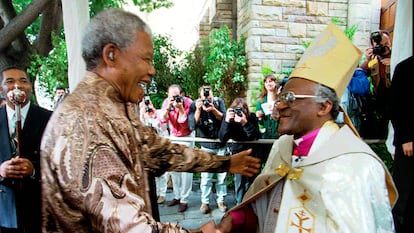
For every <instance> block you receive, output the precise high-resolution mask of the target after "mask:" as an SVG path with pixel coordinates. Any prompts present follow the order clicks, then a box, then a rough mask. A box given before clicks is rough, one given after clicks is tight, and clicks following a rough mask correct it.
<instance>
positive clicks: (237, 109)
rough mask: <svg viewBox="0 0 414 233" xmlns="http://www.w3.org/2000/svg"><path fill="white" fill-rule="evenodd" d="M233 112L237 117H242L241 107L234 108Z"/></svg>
mask: <svg viewBox="0 0 414 233" xmlns="http://www.w3.org/2000/svg"><path fill="white" fill-rule="evenodd" d="M234 112H235V113H236V115H237V116H239V117H242V116H243V108H241V107H236V108H234Z"/></svg>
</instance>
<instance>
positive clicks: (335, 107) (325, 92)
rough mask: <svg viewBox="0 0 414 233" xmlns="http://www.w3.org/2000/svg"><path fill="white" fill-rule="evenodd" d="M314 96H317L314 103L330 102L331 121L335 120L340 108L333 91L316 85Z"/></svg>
mask: <svg viewBox="0 0 414 233" xmlns="http://www.w3.org/2000/svg"><path fill="white" fill-rule="evenodd" d="M314 95H316V96H317V98H315V102H316V103H324V102H326V101H328V100H330V101H331V102H332V110H331V116H332V118H333V119H336V118H337V117H338V114H339V111H340V108H339V107H340V106H339V98H338V96H337V95H336V92H335V90H333V89H332V88H329V87H327V86H325V85H322V84H320V83H318V84H317V86H316V88H315V93H314Z"/></svg>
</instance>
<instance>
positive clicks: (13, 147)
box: [10, 113, 19, 157]
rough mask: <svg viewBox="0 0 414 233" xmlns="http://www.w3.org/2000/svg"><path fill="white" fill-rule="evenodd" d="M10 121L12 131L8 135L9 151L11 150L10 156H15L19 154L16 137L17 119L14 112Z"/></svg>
mask: <svg viewBox="0 0 414 233" xmlns="http://www.w3.org/2000/svg"><path fill="white" fill-rule="evenodd" d="M12 122H13V133H12V134H11V136H10V145H11V152H12V157H15V156H17V155H18V154H19V151H18V146H17V145H18V140H17V139H18V138H17V119H16V113H14V114H13V117H12Z"/></svg>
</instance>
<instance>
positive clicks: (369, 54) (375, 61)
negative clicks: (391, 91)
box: [360, 30, 392, 94]
mask: <svg viewBox="0 0 414 233" xmlns="http://www.w3.org/2000/svg"><path fill="white" fill-rule="evenodd" d="M370 43H371V46H370V47H368V48H367V49H365V60H364V62H363V63H362V64H361V66H360V67H361V68H362V69H364V70H366V71H368V76H371V80H372V85H373V86H374V94H382V93H381V92H382V91H383V90H384V88H385V89H388V88H389V87H390V85H391V81H390V64H391V47H392V44H391V38H390V34H389V33H388V32H387V31H382V30H380V31H375V32H372V33H371V36H370Z"/></svg>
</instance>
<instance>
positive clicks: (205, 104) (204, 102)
mask: <svg viewBox="0 0 414 233" xmlns="http://www.w3.org/2000/svg"><path fill="white" fill-rule="evenodd" d="M203 104H204V106H206V108H208V107H210V100H208V99H204V101H203Z"/></svg>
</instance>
